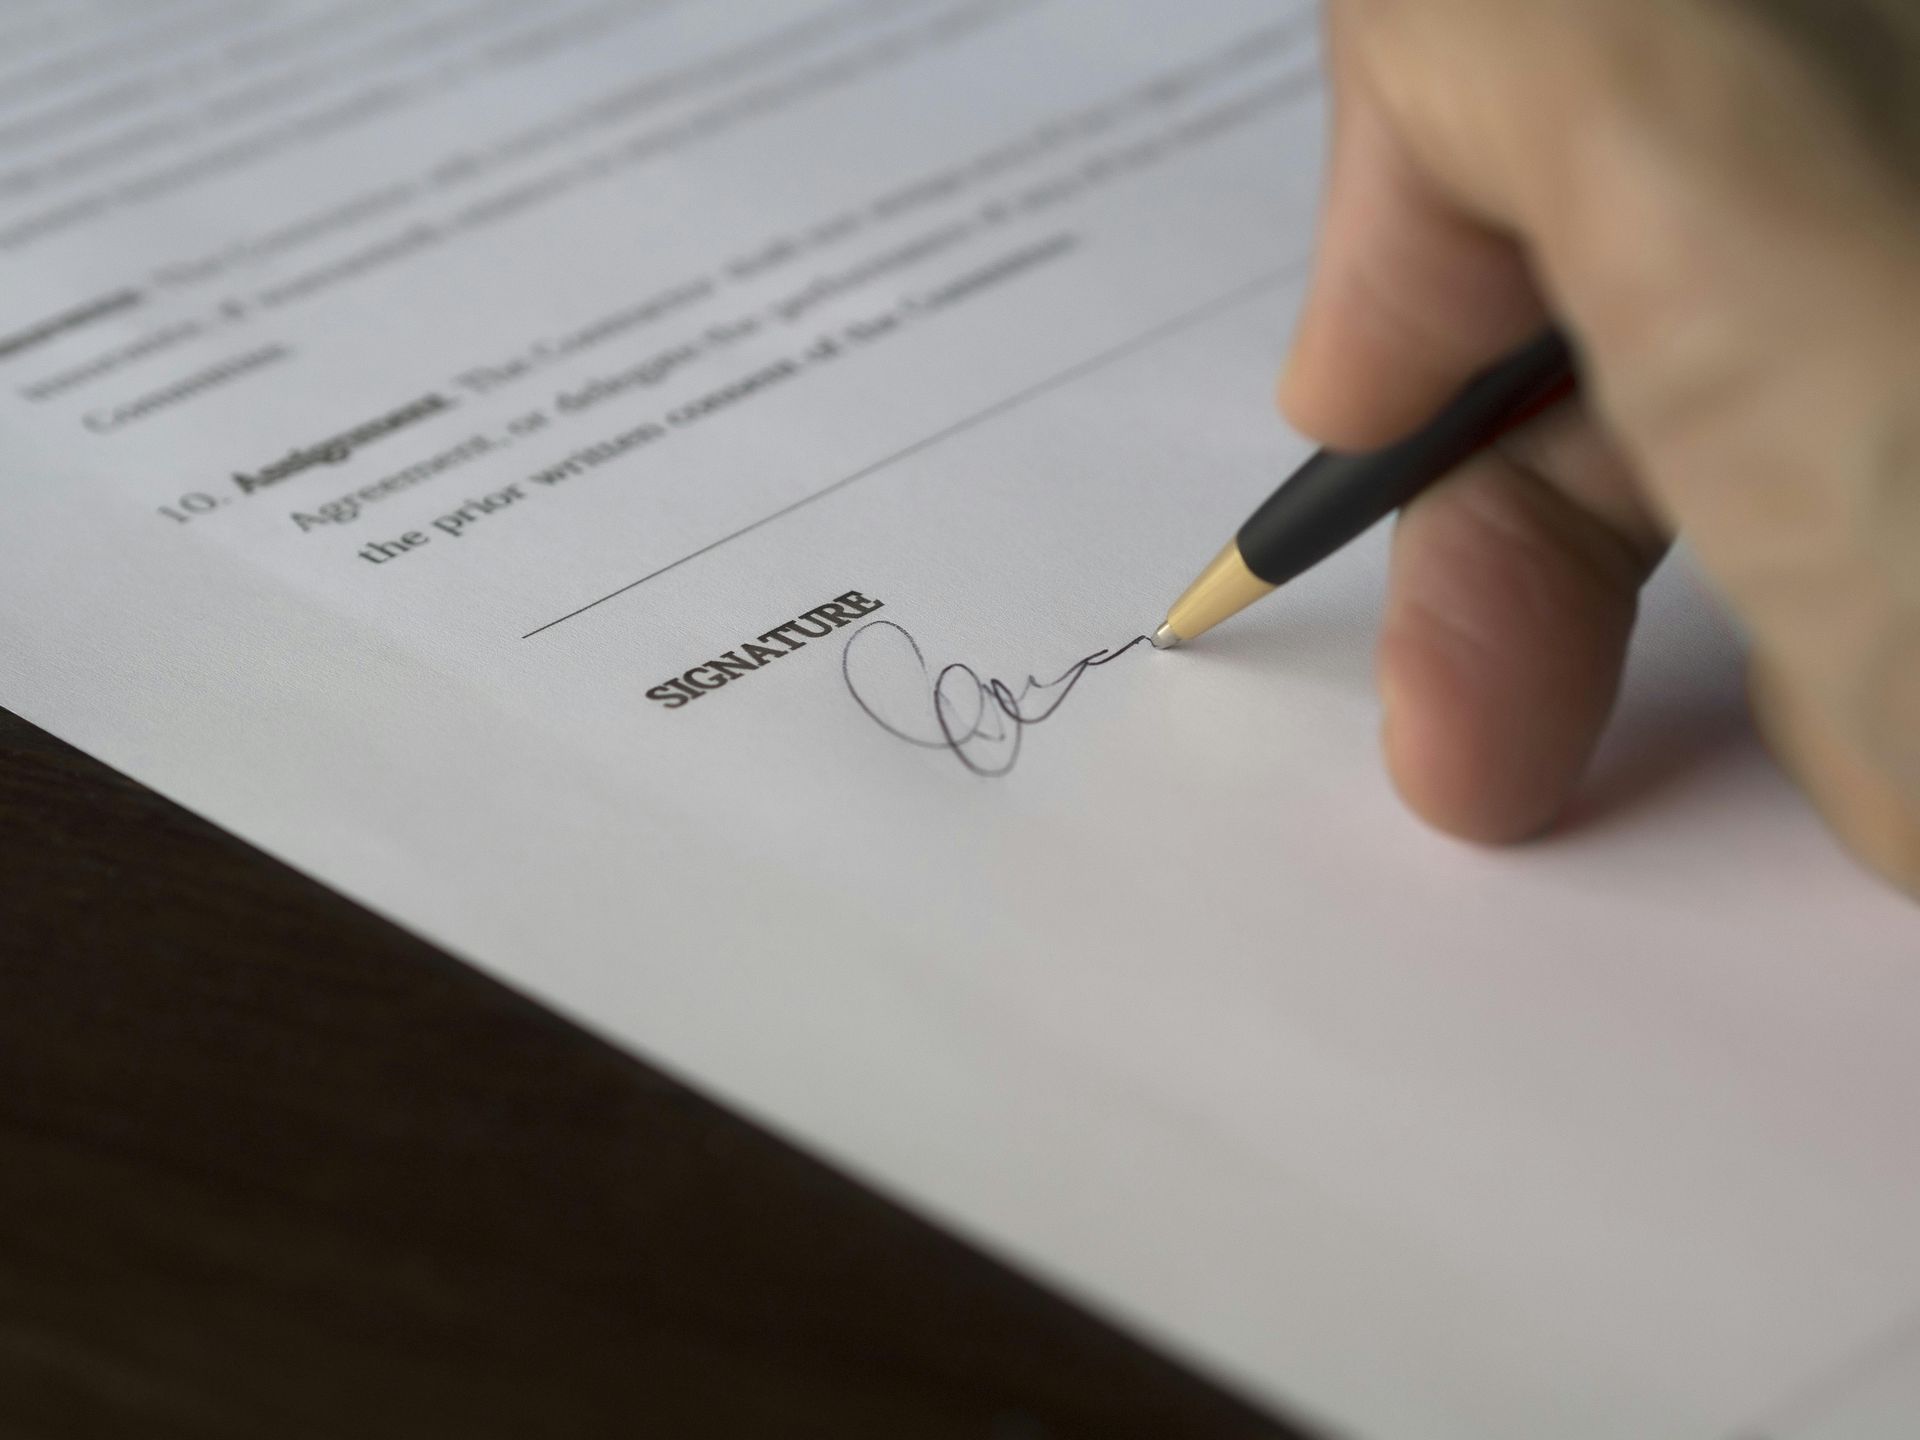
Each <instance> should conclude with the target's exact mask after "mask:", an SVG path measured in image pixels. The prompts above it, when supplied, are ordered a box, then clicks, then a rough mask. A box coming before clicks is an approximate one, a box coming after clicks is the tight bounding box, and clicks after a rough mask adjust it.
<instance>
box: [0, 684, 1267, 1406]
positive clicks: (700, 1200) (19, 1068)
mask: <svg viewBox="0 0 1920 1440" xmlns="http://www.w3.org/2000/svg"><path fill="white" fill-rule="evenodd" d="M1286 1433H1289V1432H1285V1431H1283V1430H1281V1429H1280V1428H1279V1427H1278V1426H1276V1425H1275V1424H1274V1423H1272V1422H1270V1421H1268V1420H1266V1419H1264V1418H1263V1417H1261V1416H1260V1415H1258V1414H1257V1413H1255V1412H1254V1411H1252V1410H1251V1409H1249V1408H1247V1407H1245V1406H1243V1405H1241V1404H1239V1403H1237V1402H1236V1401H1235V1400H1233V1399H1232V1398H1230V1397H1229V1396H1227V1395H1225V1394H1223V1393H1221V1392H1220V1391H1218V1390H1215V1389H1212V1388H1210V1387H1209V1386H1207V1385H1205V1384H1203V1383H1202V1382H1200V1381H1199V1380H1196V1379H1194V1378H1192V1377H1191V1376H1189V1375H1188V1374H1186V1373H1184V1372H1183V1371H1181V1370H1179V1369H1178V1368H1176V1367H1175V1366H1174V1365H1172V1364H1171V1363H1169V1362H1167V1361H1165V1360H1162V1359H1160V1358H1159V1357H1157V1356H1156V1355H1154V1354H1153V1353H1151V1352H1149V1351H1148V1350H1146V1349H1144V1348H1143V1347H1141V1346H1139V1345H1137V1344H1135V1343H1133V1342H1131V1341H1129V1340H1128V1339H1126V1338H1124V1337H1122V1336H1121V1335H1119V1334H1117V1333H1116V1332H1114V1331H1113V1330H1110V1329H1108V1328H1107V1327H1106V1326H1104V1325H1102V1324H1101V1323H1100V1322H1098V1321H1096V1320H1094V1319H1092V1318H1090V1317H1088V1316H1087V1315H1085V1314H1083V1313H1081V1312H1079V1311H1078V1310H1076V1309H1074V1308H1073V1307H1071V1306H1070V1305H1068V1304H1066V1303H1065V1302H1063V1301H1061V1300H1058V1299H1056V1298H1054V1297H1053V1296H1051V1295H1049V1294H1047V1293H1045V1292H1043V1291H1041V1290H1039V1289H1038V1288H1036V1287H1034V1286H1033V1285H1031V1284H1029V1283H1027V1282H1026V1281H1024V1280H1022V1279H1020V1278H1019V1277H1017V1276H1015V1275H1014V1274H1012V1273H1011V1272H1009V1271H1008V1270H1006V1269H1004V1268H1002V1267H1001V1266H999V1265H997V1264H995V1263H994V1262H992V1261H990V1260H988V1259H986V1258H985V1257H983V1256H981V1255H980V1254H978V1253H977V1252H975V1251H972V1250H970V1249H968V1248H967V1247H966V1246H964V1245H962V1244H961V1243H959V1242H958V1241H955V1240H953V1239H951V1238H949V1237H947V1236H945V1235H944V1234H942V1233H940V1232H939V1231H937V1230H935V1229H933V1228H932V1227H930V1226H928V1225H926V1224H924V1223H922V1222H920V1221H918V1220H916V1219H914V1218H912V1217H911V1216H909V1215H907V1214H904V1213H903V1212H901V1211H900V1210H898V1209H896V1208H894V1207H893V1206H892V1205H891V1204H889V1203H888V1202H886V1201H884V1200H882V1199H880V1198H878V1197H876V1196H875V1195H873V1194H871V1193H870V1192H868V1191H866V1190H863V1189H862V1188H860V1187H859V1186H858V1185H856V1184H854V1183H852V1182H851V1181H849V1180H847V1179H844V1178H842V1177H841V1176H839V1175H837V1174H835V1173H834V1172H832V1171H830V1170H828V1169H827V1168H825V1167H824V1166H822V1165H820V1164H818V1163H816V1162H814V1161H813V1160H810V1159H808V1158H806V1157H804V1156H802V1155H800V1154H798V1153H796V1152H795V1151H793V1150H792V1149H790V1148H788V1147H787V1146H785V1145H784V1144H782V1143H780V1142H779V1141H776V1140H774V1139H772V1138H770V1137H768V1136H767V1135H765V1134H763V1133H761V1132H760V1131H758V1130H756V1129H754V1128H753V1127H751V1126H750V1125H748V1124H746V1123H744V1122H743V1121H740V1120H738V1119H736V1118H734V1117H733V1116H731V1115H730V1114H728V1113H726V1112H725V1111H722V1110H720V1109H718V1108H716V1107H715V1106H714V1105H712V1104H710V1103H708V1102H707V1101H705V1100H703V1099H701V1098H700V1097H699V1096H697V1095H694V1094H691V1093H689V1092H688V1091H687V1090H686V1089H684V1088H683V1087H681V1086H680V1085H678V1084H676V1083H674V1082H673V1081H672V1080H669V1079H667V1078H665V1077H663V1076H661V1075H659V1074H657V1073H656V1072H654V1071H652V1070H650V1069H648V1068H647V1067H646V1066H645V1065H642V1064H639V1063H637V1062H635V1061H633V1060H631V1059H628V1058H626V1057H625V1056H623V1055H621V1054H619V1053H617V1052H615V1051H614V1050H612V1049H611V1048H610V1047H608V1046H606V1045H604V1044H602V1043H600V1042H598V1041H596V1040H593V1039H590V1038H589V1037H587V1036H585V1035H583V1034H581V1033H580V1032H578V1031H576V1030H574V1029H572V1028H571V1027H569V1026H567V1025H565V1024H563V1023H561V1022H560V1021H558V1020H556V1019H554V1018H553V1017H551V1016H549V1015H548V1014H546V1013H545V1012H544V1011H542V1010H540V1009H538V1008H537V1007H536V1006H534V1005H532V1004H531V1003H529V1002H527V1001H525V1000H523V999H521V998H520V997H518V996H516V995H515V994H513V993H511V992H509V991H507V990H506V989H504V988H503V987H501V986H500V985H498V984H495V983H494V982H492V981H490V980H488V979H486V978H484V977H483V976H481V975H479V974H477V973H476V972H474V971H472V970H469V969H467V968H466V967H464V966H462V965H460V964H458V963H456V962H455V961H453V960H451V959H449V958H447V957H446V956H445V955H442V954H441V953H440V952H438V951H436V950H434V949H433V948H432V947H431V946H429V945H426V944H424V943H423V942H421V941H419V940H417V939H414V938H413V937H411V936H409V935H407V934H406V933H404V932H402V931H400V930H398V929H396V928H395V927H393V926H392V925H389V924H387V923H385V922H384V921H381V920H378V919H376V918H374V917H373V916H371V915H369V914H367V913H365V912H364V911H362V910H359V909H357V908H356V907H355V906H353V905H351V904H349V903H348V902H347V901H345V900H343V899H341V898H340V897H339V896H337V895H335V894H333V893H332V892H330V891H328V890H326V889H323V888H322V887H321V886H319V885H317V884H315V883H313V882H312V881H310V880H307V879H305V878H303V877H302V876H300V875H298V874H296V873H294V872H293V871H291V870H289V869H287V868H286V867H285V866H283V865H280V864H278V863H276V862H275V861H273V860H270V859H268V858H267V857H265V856H264V855H261V854H260V853H259V852H257V851H255V850H252V849H250V848H249V847H247V846H246V845H243V844H242V843H240V842H239V841H237V840H235V839H233V838H231V837H230V836H227V835H225V834H224V833H222V832H221V831H219V830H216V829H214V828H213V827H212V826H210V825H208V824H206V823H205V822H203V821H201V820H199V819H198V818H196V817H194V816H192V815H189V814H187V813H186V812H184V811H182V810H180V809H179V808H178V807H176V806H174V805H172V804H169V803H168V802H166V801H164V800H162V799H161V798H159V797H158V796H157V795H155V794H153V793H152V792H151V791H149V790H146V789H143V788H142V787H140V786H138V785H135V784H133V783H132V782H130V781H128V780H126V779H124V778H123V777H121V776H119V775H117V774H115V773H114V772H112V771H110V770H108V769H106V768H104V767H103V766H101V765H98V764H96V763H94V762H93V761H91V760H89V759H88V758H86V757H85V756H82V755H80V754H79V753H77V752H76V751H74V750H72V749H70V748H69V747H67V746H65V745H63V744H61V743H60V742H59V741H56V740H54V739H52V738H51V737H49V736H47V735H46V734H44V733H42V732H41V731H39V730H36V729H35V728H33V727H32V726H30V725H28V724H27V723H25V722H24V721H22V720H20V719H18V718H17V717H15V716H13V715H10V714H8V713H7V712H5V711H0V1435H5V1436H7V1437H9V1440H39V1437H43V1436H44V1437H54V1436H59V1437H67V1436H94V1435H103V1436H104V1435H112V1436H136V1437H140V1440H163V1437H170V1436H241V1435H245V1436H272V1437H276V1440H296V1437H303V1436H328V1437H337V1436H352V1437H356V1440H365V1437H374V1436H388V1435H391V1436H396V1437H400V1436H404V1437H407V1440H440V1437H450V1440H475V1437H485V1436H508V1435H511V1436H536V1435H537V1436H565V1437H583V1436H602V1435H605V1436H616V1435H617V1436H621V1437H636V1440H652V1437H666V1440H697V1437H705V1436H743V1437H746V1436H751V1437H755V1440H760V1437H768V1440H775V1437H789V1436H821V1437H827V1436H831V1437H834V1440H862V1437H874V1440H882V1437H884V1440H912V1437H923V1436H924V1437H945V1436H956V1437H958V1436H967V1437H975V1440H1043V1437H1066V1436H1100V1437H1130V1436H1141V1437H1148V1436H1151V1437H1155V1440H1166V1437H1182V1440H1185V1437H1213V1436H1279V1435H1283V1434H1286Z"/></svg>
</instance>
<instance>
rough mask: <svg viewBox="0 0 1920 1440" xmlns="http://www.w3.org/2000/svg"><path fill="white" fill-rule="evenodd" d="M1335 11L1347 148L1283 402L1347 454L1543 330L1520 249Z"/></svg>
mask: <svg viewBox="0 0 1920 1440" xmlns="http://www.w3.org/2000/svg"><path fill="white" fill-rule="evenodd" d="M1348 15H1349V12H1348V11H1347V9H1346V8H1345V7H1340V6H1336V7H1334V8H1333V9H1332V10H1331V11H1330V12H1329V20H1328V58H1329V61H1330V64H1331V69H1332V73H1333V87H1334V90H1333V94H1334V102H1333V106H1334V108H1333V147H1332V156H1331V160H1330V164H1329V170H1328V178H1327V193H1326V196H1325V201H1324V204H1323V206H1322V209H1321V221H1320V236H1319V243H1318V247H1317V258H1316V260H1315V265H1314V275H1313V282H1312V285H1311V288H1310V289H1309V292H1308V297H1307V303H1306V308H1305V310H1304V312H1303V314H1302V317H1301V320H1300V326H1299V329H1298V332H1297V334H1296V336H1295V339H1294V345H1293V353H1292V356H1291V358H1290V360H1289V362H1288V365H1287V369H1286V373H1285V375H1284V376H1283V378H1282V380H1281V383H1280V408H1281V410H1282V411H1283V412H1284V413H1285V415H1286V417H1287V419H1288V420H1289V421H1290V422H1291V423H1292V424H1293V425H1294V427H1295V428H1296V429H1298V430H1300V431H1301V432H1302V433H1303V434H1305V435H1307V436H1309V437H1311V438H1313V439H1315V440H1318V441H1319V442H1320V443H1322V444H1325V445H1329V446H1332V447H1333V448H1335V449H1343V450H1360V449H1374V448H1378V447H1379V446H1382V445H1385V444H1387V443H1389V442H1391V441H1394V440H1397V439H1400V438H1401V437H1402V436H1404V435H1405V434H1407V433H1408V432H1410V431H1411V430H1413V429H1414V428H1416V427H1417V426H1419V425H1421V424H1423V423H1424V422H1426V421H1427V420H1429V419H1430V418H1432V416H1433V414H1434V412H1435V411H1436V410H1438V409H1439V408H1440V406H1441V405H1442V404H1444V403H1445V401H1446V400H1447V398H1448V397H1449V396H1451V395H1452V394H1453V393H1454V392H1455V391H1456V390H1457V389H1459V387H1460V385H1461V384H1462V383H1463V382H1464V381H1465V380H1466V379H1467V377H1468V376H1470V375H1471V374H1472V373H1473V372H1475V371H1476V370H1479V369H1481V368H1482V367H1483V366H1485V365H1486V364H1487V363H1488V362H1489V361H1491V360H1493V359H1494V358H1495V357H1497V356H1498V355H1500V354H1501V353H1502V352H1504V351H1506V350H1508V349H1510V348H1512V347H1513V346H1515V345H1517V344H1519V343H1520V342H1521V341H1522V340H1524V339H1526V338H1527V337H1528V336H1529V335H1531V334H1532V333H1533V332H1535V331H1536V330H1538V329H1539V328H1540V327H1541V326H1542V325H1543V324H1544V323H1545V319H1546V307H1545V305H1544V304H1543V302H1542V301H1541V299H1540V296H1539V294H1538V292H1537V291H1536V290H1535V288H1534V284H1533V281H1532V279H1531V277H1530V275H1529V272H1528V268H1527V262H1526V258H1525V256H1524V255H1523V253H1522V252H1521V250H1520V247H1519V246H1518V245H1517V244H1515V243H1514V241H1513V240H1512V239H1511V238H1510V237H1509V236H1508V235H1506V234H1505V233H1504V232H1502V231H1501V230H1499V229H1497V228H1495V227H1493V226H1491V225H1488V224H1485V223H1482V221H1480V220H1479V219H1478V218H1476V217H1474V216H1473V215H1471V214H1469V213H1468V212H1466V211H1465V210H1463V209H1462V208H1461V207H1460V205H1459V204H1458V203H1457V202H1456V201H1454V200H1453V199H1450V198H1449V197H1447V196H1445V195H1443V194H1442V193H1441V192H1440V190H1439V189H1438V188H1437V186H1436V185H1435V184H1434V183H1433V182H1432V180H1430V179H1429V178H1428V176H1427V174H1426V173H1425V171H1424V169H1423V167H1421V166H1420V165H1419V164H1418V163H1417V162H1416V160H1415V157H1414V156H1413V155H1412V154H1411V153H1410V152H1409V151H1408V150H1407V148H1406V146H1405V143H1404V141H1402V140H1401V139H1400V137H1399V135H1398V134H1397V133H1396V131H1395V129H1394V127H1393V125H1392V123H1391V121H1390V119H1389V118H1388V112H1387V107H1385V106H1384V105H1382V104H1381V103H1379V97H1377V96H1376V95H1374V94H1373V93H1372V89H1373V86H1374V81H1373V79H1372V77H1371V76H1370V74H1369V67H1367V66H1364V65H1362V64H1361V63H1360V62H1359V57H1358V55H1357V53H1356V41H1355V35H1354V25H1353V23H1352V22H1351V21H1350V20H1349V19H1347V18H1345V17H1347V16H1348Z"/></svg>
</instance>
